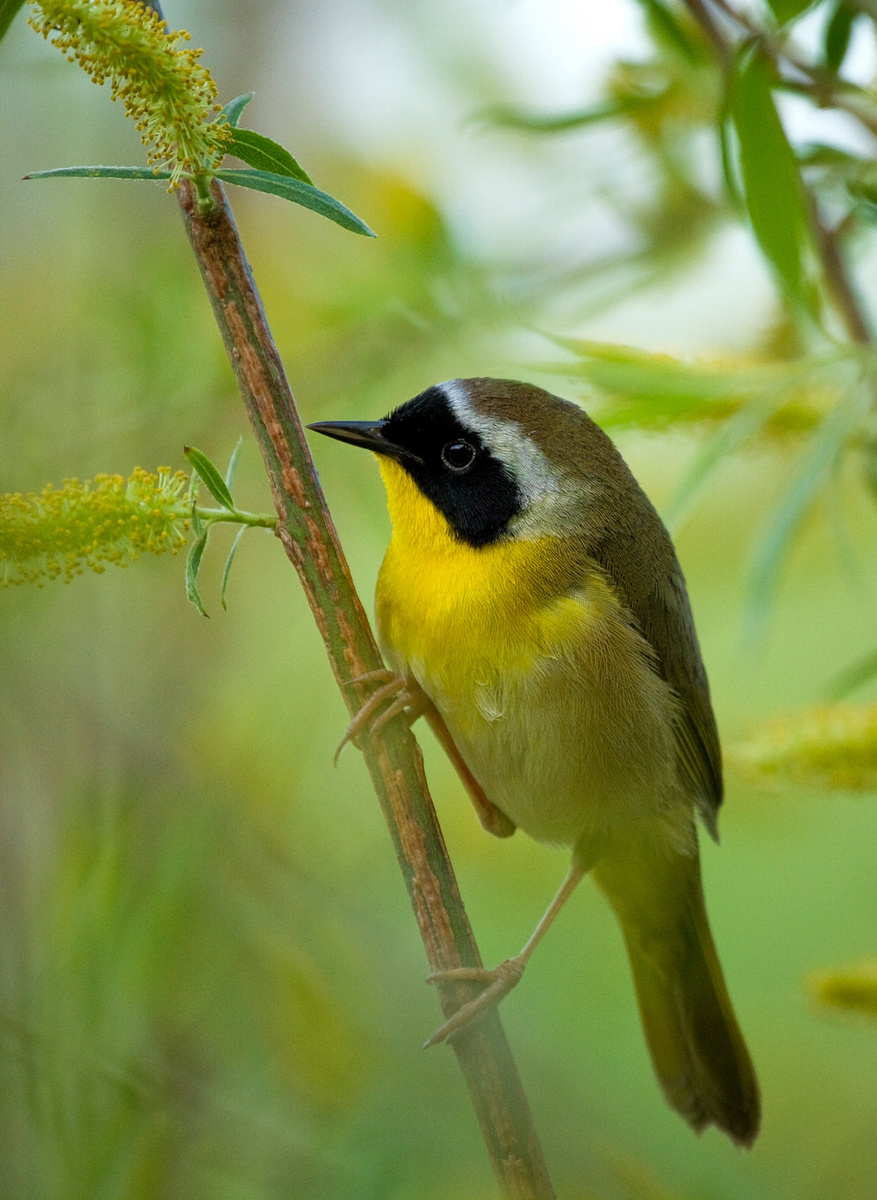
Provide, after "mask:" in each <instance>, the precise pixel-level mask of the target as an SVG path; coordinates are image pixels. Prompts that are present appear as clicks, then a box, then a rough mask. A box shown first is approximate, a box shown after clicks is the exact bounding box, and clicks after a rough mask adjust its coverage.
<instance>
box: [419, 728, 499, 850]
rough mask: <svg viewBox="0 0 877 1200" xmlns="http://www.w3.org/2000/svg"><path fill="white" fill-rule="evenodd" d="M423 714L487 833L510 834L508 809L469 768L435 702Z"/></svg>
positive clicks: (494, 834)
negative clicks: (500, 806) (504, 809)
mask: <svg viewBox="0 0 877 1200" xmlns="http://www.w3.org/2000/svg"><path fill="white" fill-rule="evenodd" d="M423 715H424V716H425V717H426V720H427V723H428V725H429V727H430V729H431V730H432V731H433V733H434V734H435V736H436V739H437V741H438V743H439V745H440V746H441V748H442V749H443V750H444V752H445V754H447V756H448V758H449V759H450V760H451V762H452V763H453V764H454V767H455V768H456V771H457V774H458V775H459V776H460V781H461V783H462V784H463V787H464V788H465V789H466V791H467V792H468V794H469V799H470V800H471V801H472V804H473V807H474V808H475V813H476V815H477V817H478V820H479V821H480V822H481V828H482V829H486V830H487V832H488V833H492V834H493V836H494V837H500V838H506V837H511V836H512V834H513V833H514V832H515V824H514V822H513V821H510V820H509V818H508V817H507V816H506V815H505V813H504V812H501V811H500V809H498V808H497V807H496V805H495V804H493V803H492V802H491V801H490V800H489V799H488V797H487V795H486V793H485V791H484V788H483V787H482V786H481V784H480V783H479V782H478V780H477V779H476V778H475V776H474V775H473V774H472V772H471V771H470V770H469V768H468V766H467V765H466V762H465V759H464V758H463V755H462V754H461V753H460V751H459V750H458V749H457V746H456V743H455V742H454V739H453V738H452V737H451V734H450V730H449V729H448V727H447V725H446V724H445V723H444V721H443V720H442V717H441V714H440V713H439V710H438V709H437V708H436V706H435V705H434V704H428V705H427V707H426V709H425V710H424V714H423Z"/></svg>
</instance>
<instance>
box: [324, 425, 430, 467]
mask: <svg viewBox="0 0 877 1200" xmlns="http://www.w3.org/2000/svg"><path fill="white" fill-rule="evenodd" d="M386 424H387V422H386V421H315V422H314V424H313V425H308V429H313V431H314V432H315V433H324V434H325V435H326V437H331V438H337V440H338V441H339V442H349V443H350V444H351V445H352V446H363V447H364V448H365V449H366V450H372V451H374V453H375V454H386V455H387V457H388V458H398V459H408V461H409V462H423V459H421V458H418V456H417V455H416V454H412V452H411V451H410V450H406V449H405V447H404V446H399V445H397V444H396V443H395V442H392V441H391V440H390V439H389V438H388V437H386V436H385V434H384V428H385V426H386Z"/></svg>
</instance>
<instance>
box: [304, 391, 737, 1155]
mask: <svg viewBox="0 0 877 1200" xmlns="http://www.w3.org/2000/svg"><path fill="white" fill-rule="evenodd" d="M309 428H310V429H311V430H313V431H315V432H317V433H321V434H325V435H327V436H329V437H332V438H336V439H339V440H340V441H342V442H348V443H351V444H353V445H354V446H360V447H364V448H366V449H368V450H370V451H372V452H373V453H374V454H375V455H376V457H377V460H378V464H379V466H380V471H381V475H382V477H383V481H384V485H385V487H386V492H387V504H388V509H389V514H390V518H391V523H392V535H391V540H390V544H389V547H388V549H387V552H386V556H385V558H384V560H383V563H382V565H381V568H380V572H379V576H378V583H377V589H376V596H375V614H376V624H377V633H378V641H379V644H380V646H381V649H382V652H383V654H384V657H385V661H386V662H387V664H388V669H387V671H386V672H385V673H382V674H381V675H380V678H381V680H383V683H382V686H381V687H380V688H378V689H377V691H376V692H375V693H374V695H373V696H372V697H371V698H370V699H369V700H368V701H367V702H366V704H365V705H364V707H363V709H362V711H361V713H360V714H359V716H358V717H357V718H355V720H354V722H353V724H352V725H351V728H350V730H348V736H349V737H352V736H354V735H355V734H357V733H358V732H360V731H361V729H362V728H363V725H364V724H366V723H367V721H369V720H371V721H373V724H372V726H371V731H372V733H373V734H376V733H377V729H378V725H379V723H380V721H381V720H385V719H387V718H388V717H389V716H393V715H396V714H397V713H399V712H402V711H404V712H406V713H407V715H408V717H409V719H414V718H415V717H416V716H418V715H421V714H422V715H424V716H425V717H426V719H427V721H428V723H429V724H430V726H431V727H432V729H433V731H434V732H435V734H436V736H437V738H438V740H439V742H440V743H441V745H442V746H443V748H444V749H445V751H446V752H447V754H448V755H449V757H450V758H451V760H452V761H453V763H454V765H455V767H456V768H457V771H458V773H459V775H460V778H461V780H462V782H463V784H464V786H465V788H466V790H467V791H468V793H469V796H470V797H471V799H472V801H473V804H474V806H475V810H476V814H477V815H478V817H479V819H480V821H481V824H482V825H483V826H484V828H485V829H486V830H487V831H488V832H490V833H492V834H494V835H496V836H498V837H508V836H511V834H513V833H514V832H515V830H516V829H521V830H523V831H524V832H525V833H526V834H528V835H529V836H530V837H532V838H534V839H535V840H536V841H538V842H542V843H546V844H548V845H554V846H568V847H570V848H571V851H572V857H571V866H570V869H569V873H568V874H567V876H566V878H565V880H564V882H563V884H562V886H561V887H560V890H559V891H558V893H557V895H556V896H555V898H554V900H553V901H552V902H551V904H550V905H549V907H548V909H547V911H546V913H545V915H544V916H543V918H542V920H541V921H540V922H539V924H538V926H537V927H536V930H535V932H534V934H533V936H532V937H531V938H530V940H529V941H528V943H527V944H526V945H525V947H524V948H523V950H522V951H521V953H520V954H519V955H517V956H515V957H514V958H512V959H509V960H506V962H505V963H502V964H500V965H499V966H498V967H496V968H493V969H492V970H487V969H484V968H466V967H461V968H457V969H456V970H451V971H446V972H441V973H440V974H439V975H437V976H432V977H431V979H432V980H434V981H435V980H438V981H439V982H441V980H443V979H449V978H453V979H474V980H476V981H480V982H481V983H483V984H484V989H483V991H482V992H481V994H480V995H478V996H477V997H476V998H475V999H474V1000H472V1001H470V1002H469V1003H467V1004H464V1005H463V1006H462V1008H461V1009H460V1010H459V1011H458V1012H457V1013H456V1014H454V1015H453V1016H452V1017H451V1018H450V1019H449V1021H447V1022H446V1024H445V1025H444V1026H442V1028H441V1029H440V1030H438V1031H437V1033H436V1034H434V1035H433V1037H432V1038H431V1039H430V1042H429V1043H427V1044H430V1043H433V1042H437V1041H442V1040H445V1039H446V1038H448V1037H453V1036H454V1035H455V1034H456V1033H457V1032H458V1031H459V1030H460V1029H461V1028H463V1027H464V1026H465V1025H466V1024H467V1023H468V1022H470V1021H471V1020H473V1019H476V1018H477V1017H478V1015H480V1013H481V1012H483V1011H484V1009H485V1008H486V1007H487V1006H489V1005H492V1004H494V1003H496V1002H498V1001H499V1000H500V999H501V998H502V997H503V996H504V995H505V994H506V993H507V992H508V991H510V990H511V988H512V987H513V986H514V985H515V984H516V983H517V981H518V980H519V979H520V977H521V975H522V973H523V970H524V967H525V966H526V964H527V962H528V961H529V958H530V955H531V954H532V952H533V950H534V949H535V946H536V945H537V944H538V942H539V941H540V940H541V938H542V936H543V935H544V934H545V932H546V931H547V929H548V927H549V926H550V925H551V923H552V922H553V920H554V919H555V917H556V916H557V914H558V913H559V912H560V910H561V908H562V907H563V905H564V904H565V902H566V900H567V899H568V898H569V896H570V895H571V894H572V892H573V891H574V889H575V888H576V886H577V885H578V883H579V881H580V880H581V879H582V878H583V877H584V876H585V875H588V874H589V875H590V876H591V877H592V878H593V879H594V881H595V882H596V885H597V887H598V888H599V890H600V891H601V892H602V893H603V894H604V895H605V897H606V899H607V900H608V902H609V904H610V906H611V908H612V910H613V911H614V913H615V916H616V917H617V919H618V922H619V924H620V926H621V931H622V934H623V937H624V942H625V945H626V949H627V954H628V958H629V960H630V967H631V972H632V975H633V983H634V988H635V992H636V998H637V1002H638V1007H639V1012H640V1016H641V1020H642V1025H643V1030H644V1033H645V1039H646V1043H647V1046H648V1050H649V1052H650V1055H651V1059H652V1063H653V1066H654V1070H655V1074H656V1076H657V1079H658V1082H659V1083H660V1085H661V1087H662V1089H663V1092H664V1094H665V1097H666V1099H667V1101H668V1103H669V1104H670V1106H671V1107H672V1108H673V1109H675V1110H676V1111H677V1112H678V1113H679V1114H680V1115H681V1116H682V1117H683V1118H684V1119H685V1120H686V1121H687V1122H688V1123H689V1124H690V1125H691V1127H692V1128H693V1129H694V1130H695V1131H696V1132H701V1131H702V1130H703V1129H704V1128H706V1127H707V1126H709V1125H715V1126H717V1127H718V1128H719V1129H721V1130H722V1131H724V1132H725V1133H726V1134H727V1135H728V1136H729V1137H730V1138H731V1139H732V1141H734V1142H735V1143H736V1144H738V1145H741V1146H751V1144H752V1142H753V1141H754V1140H755V1137H756V1135H757V1133H758V1129H759V1124H760V1093H759V1087H758V1083H757V1080H756V1076H755V1071H754V1068H753V1065H752V1061H751V1058H750V1056H749V1052H748V1050H747V1048H746V1044H745V1042H744V1039H743V1035H742V1033H741V1031H740V1028H739V1025H738V1023H737V1019H736V1016H735V1014H734V1009H733V1007H732V1004H731V1000H730V998H729V996H728V991H727V988H726V985H725V980H724V977H723V974H722V968H721V966H720V964H719V959H718V956H717V953H716V949H715V945H714V942H713V938H712V935H711V932H710V927H709V924H708V920H707V914H706V908H705V903H704V894H703V887H702V882H701V870H700V860H699V852H698V835H697V828H696V818H699V820H700V822H701V823H702V825H703V826H704V827H705V828H706V830H707V831H708V833H709V834H711V835H712V837H713V838H715V840H716V841H718V833H717V816H718V811H719V807H720V804H721V802H722V796H723V783H722V760H721V749H720V743H719V735H718V730H717V726H716V720H715V716H714V714H713V709H712V705H711V701H710V692H709V684H708V681H707V675H706V671H705V668H704V665H703V660H702V657H701V652H700V648H699V645H698V639H697V634H696V632H695V627H694V620H693V617H692V612H691V607H690V603H689V599H688V594H687V590H686V585H685V579H684V576H683V574H682V570H681V567H680V565H679V561H678V559H677V556H676V552H675V550H674V547H673V543H672V541H671V539H670V535H669V533H668V532H667V530H666V528H665V527H664V525H663V523H662V521H661V518H660V517H659V516H658V513H657V512H656V510H655V509H654V507H653V506H652V504H651V502H650V501H649V499H648V498H647V496H646V494H645V492H644V491H643V490H642V488H641V487H640V486H639V484H638V483H637V481H636V479H635V478H634V476H633V474H632V473H631V471H630V469H629V467H628V466H627V464H626V463H625V462H624V460H623V458H622V457H621V454H620V453H619V452H618V450H617V449H616V447H615V446H614V444H613V443H612V441H611V440H610V438H609V437H608V435H607V434H606V433H605V432H604V431H603V430H602V429H600V427H599V426H598V425H597V424H596V423H595V422H594V421H592V420H591V419H590V417H588V416H587V414H586V413H585V411H584V410H583V409H582V408H581V407H580V406H578V405H576V404H574V403H572V402H570V401H568V400H564V399H561V398H560V397H557V396H554V395H552V394H551V393H549V392H547V391H545V390H543V389H542V388H539V387H536V386H535V385H531V384H529V383H522V382H518V381H515V380H506V379H493V378H486V377H483V378H472V379H455V380H450V381H447V382H444V383H439V384H436V385H434V386H431V387H428V388H427V389H426V390H425V391H423V392H421V393H420V394H419V395H417V396H415V397H414V398H413V399H411V400H407V401H405V402H404V403H402V404H400V405H399V406H398V407H396V408H395V409H394V410H393V411H392V412H390V413H389V415H388V416H386V417H384V418H383V419H381V420H376V421H320V422H316V423H314V424H311V425H310V426H309ZM382 706H383V709H384V711H383V713H381V714H380V716H378V717H376V716H375V714H376V713H377V712H378V709H380V708H381V707H382ZM342 744H343V743H342Z"/></svg>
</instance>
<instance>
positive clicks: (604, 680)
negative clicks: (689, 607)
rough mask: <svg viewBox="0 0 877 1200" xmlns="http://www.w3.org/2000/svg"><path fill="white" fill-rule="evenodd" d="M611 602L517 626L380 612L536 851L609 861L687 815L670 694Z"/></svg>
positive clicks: (384, 626) (592, 596)
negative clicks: (560, 848)
mask: <svg viewBox="0 0 877 1200" xmlns="http://www.w3.org/2000/svg"><path fill="white" fill-rule="evenodd" d="M601 589H602V590H601ZM605 593H606V589H605V586H603V585H602V584H601V585H600V586H599V587H596V588H593V587H592V588H590V589H588V590H583V591H582V592H581V593H580V594H576V595H574V596H566V597H563V598H562V599H561V600H559V601H558V602H557V603H556V605H554V606H551V608H550V609H548V610H545V609H542V610H540V611H539V612H534V613H531V614H529V615H527V614H522V613H521V612H517V613H516V614H515V619H514V621H513V622H509V621H504V620H501V619H500V620H498V619H496V618H497V614H496V613H494V614H493V615H492V617H491V614H490V612H489V611H488V612H487V613H486V614H484V619H483V620H482V621H479V619H478V615H477V612H473V611H472V610H471V608H470V609H469V610H467V612H466V614H465V619H464V617H463V614H460V619H459V620H457V619H455V618H454V615H453V613H452V612H445V613H443V614H442V617H441V620H437V621H436V622H435V623H430V621H429V613H424V612H422V611H420V612H418V613H417V614H416V620H415V619H414V615H413V614H411V613H410V611H408V610H405V611H402V612H398V611H395V610H389V609H388V606H386V605H384V606H383V611H381V606H380V605H379V616H380V617H382V619H381V620H380V621H379V628H380V633H381V636H382V642H383V643H384V649H385V652H386V654H387V656H388V658H389V659H390V661H391V662H392V663H393V665H394V666H395V667H396V668H397V669H399V670H400V671H402V672H403V673H407V674H409V675H410V676H412V677H413V678H414V679H416V681H417V682H418V684H419V685H420V686H421V687H422V688H423V690H424V691H425V692H426V694H427V695H428V696H429V698H430V699H431V700H432V702H433V703H434V704H435V706H436V708H437V709H438V710H439V712H440V714H441V716H442V718H443V719H444V721H445V724H446V725H447V727H448V730H449V732H450V734H451V736H452V738H453V739H454V742H455V743H456V745H457V748H458V749H459V751H460V753H461V755H462V756H463V758H464V760H465V761H466V763H467V765H468V767H469V769H470V770H471V771H472V773H473V775H474V776H475V778H476V779H477V780H478V782H479V783H480V784H481V786H482V788H483V789H484V791H485V792H486V794H487V796H488V797H489V799H490V800H491V801H492V803H493V804H495V805H496V806H497V807H498V808H499V809H501V811H502V812H504V813H505V814H506V816H508V817H509V818H510V819H511V820H512V821H513V822H514V823H515V825H517V826H518V827H519V828H521V829H523V830H524V831H525V832H526V833H528V834H529V835H530V836H531V837H533V838H535V839H537V840H538V841H543V842H549V843H557V844H568V845H571V844H575V843H579V844H580V845H584V846H585V847H587V846H588V845H593V846H594V847H595V848H599V846H600V845H601V844H602V842H603V841H604V840H605V839H606V838H607V837H610V838H611V837H614V836H616V835H617V834H619V833H620V834H621V835H623V834H624V833H625V830H626V829H628V828H629V827H630V826H631V824H636V825H640V826H642V824H643V822H646V823H648V822H649V821H652V822H654V823H655V825H656V826H663V825H664V824H665V821H664V820H663V819H662V818H668V817H669V818H670V821H671V824H675V823H677V821H678V820H679V819H681V820H683V822H687V820H688V814H689V813H690V801H689V800H688V799H687V798H686V797H684V796H683V794H682V793H681V791H680V787H679V783H678V780H677V774H676V755H675V738H674V734H673V717H674V700H673V697H672V693H671V692H670V689H669V688H668V686H667V684H666V683H665V682H664V681H663V680H661V679H660V677H659V676H658V675H657V674H656V673H655V672H654V671H653V670H652V668H651V666H650V664H649V658H648V651H647V648H646V647H645V644H644V643H643V642H642V639H641V638H640V637H639V635H638V634H636V633H635V632H634V631H633V630H632V629H631V628H630V627H629V626H628V625H627V624H626V622H625V621H624V619H623V616H622V614H621V612H620V610H618V609H617V606H615V605H614V604H612V603H607V597H606V595H605ZM500 631H501V632H500ZM415 647H416V650H417V652H412V651H413V650H414V648H415ZM656 832H657V829H656Z"/></svg>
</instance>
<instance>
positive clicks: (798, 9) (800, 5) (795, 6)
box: [767, 0, 819, 25]
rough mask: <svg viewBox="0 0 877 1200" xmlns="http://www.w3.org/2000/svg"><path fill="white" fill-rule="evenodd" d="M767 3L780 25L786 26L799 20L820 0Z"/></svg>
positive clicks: (791, 0) (774, 1) (769, 1)
mask: <svg viewBox="0 0 877 1200" xmlns="http://www.w3.org/2000/svg"><path fill="white" fill-rule="evenodd" d="M767 2H768V4H769V5H770V9H771V12H772V13H773V15H774V16H775V17H776V19H777V21H778V23H779V24H780V25H786V24H788V22H789V21H795V20H797V19H798V17H800V16H802V15H803V13H805V12H806V11H807V9H808V8H813V6H814V5H815V4H817V3H818V2H819V0H767Z"/></svg>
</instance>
